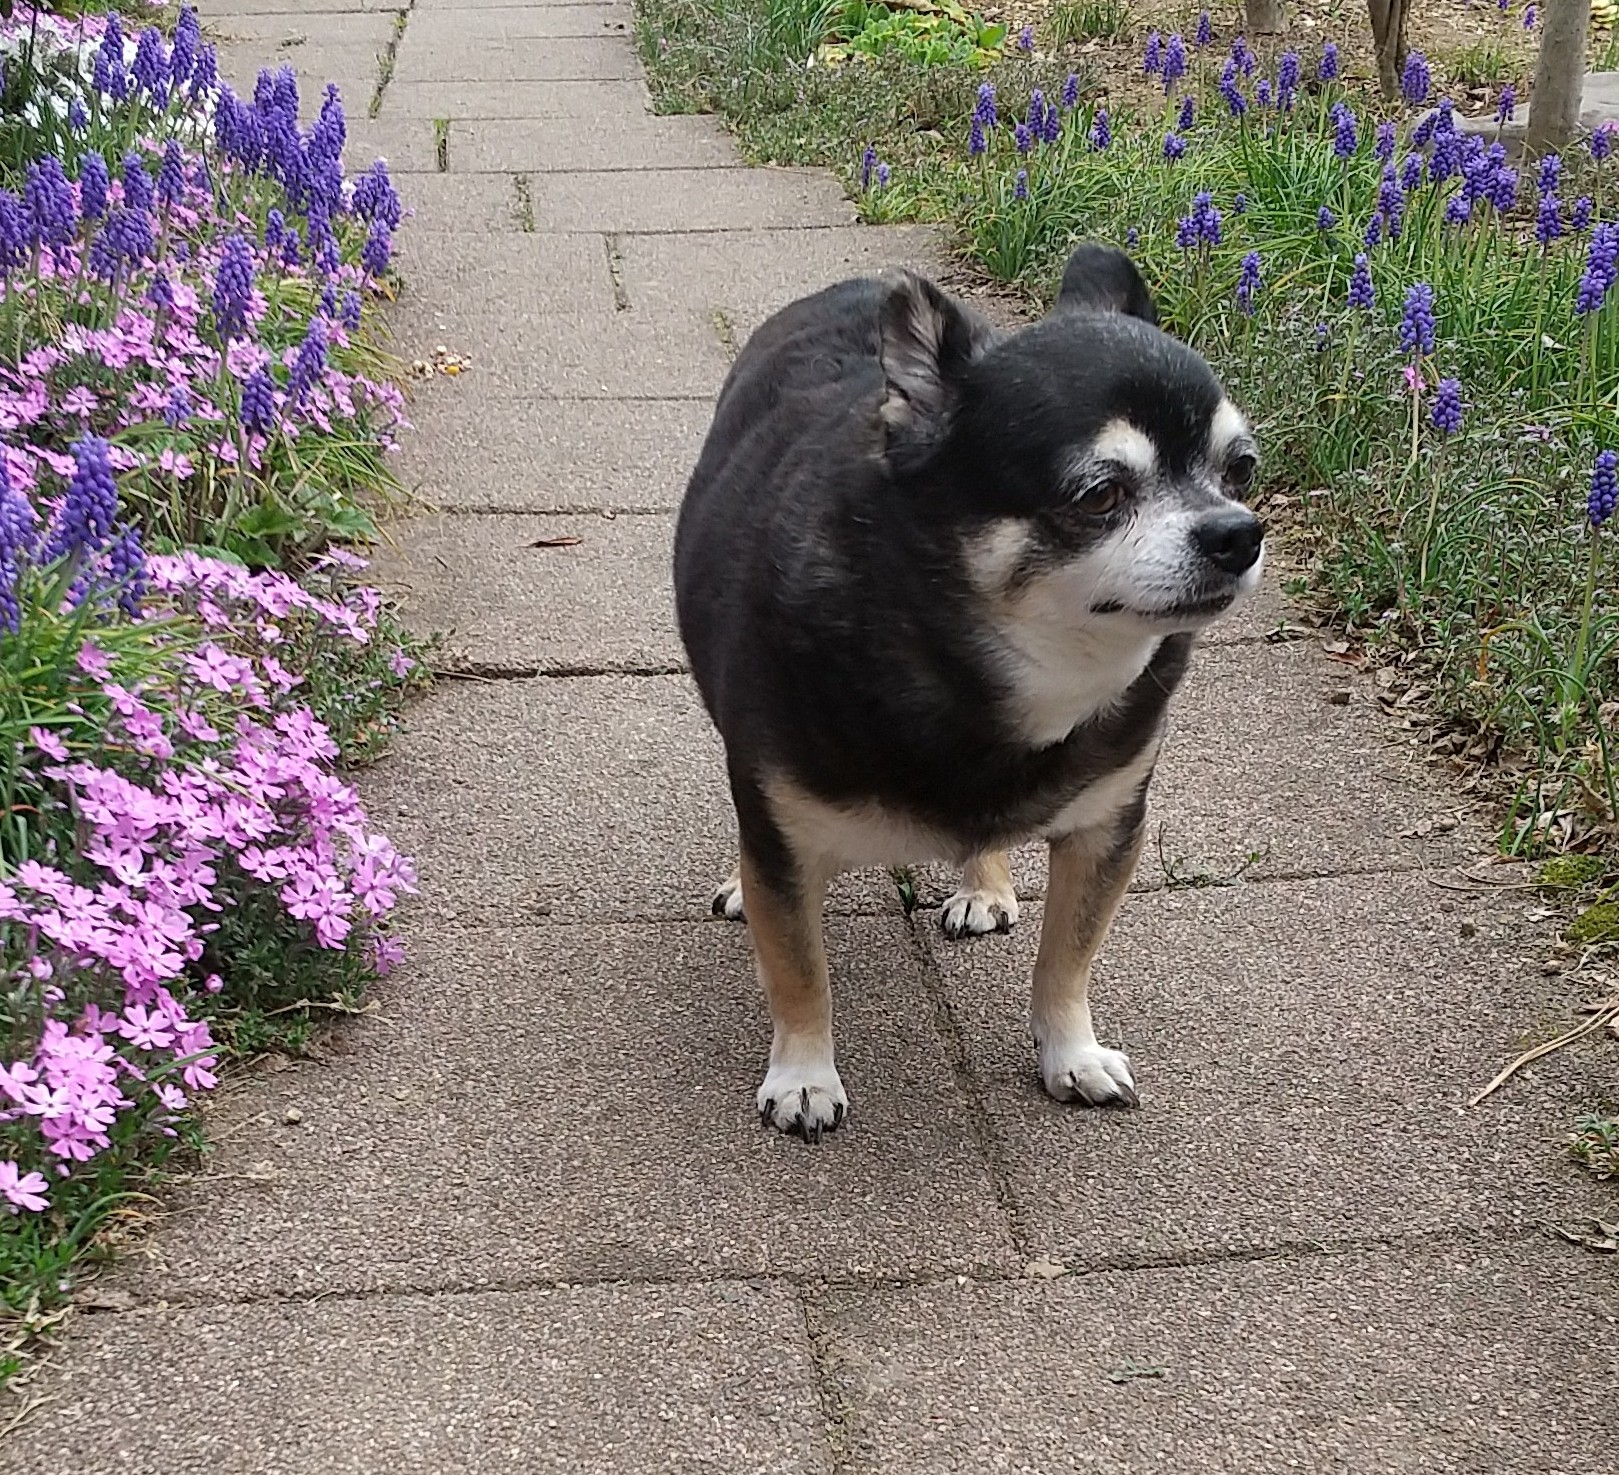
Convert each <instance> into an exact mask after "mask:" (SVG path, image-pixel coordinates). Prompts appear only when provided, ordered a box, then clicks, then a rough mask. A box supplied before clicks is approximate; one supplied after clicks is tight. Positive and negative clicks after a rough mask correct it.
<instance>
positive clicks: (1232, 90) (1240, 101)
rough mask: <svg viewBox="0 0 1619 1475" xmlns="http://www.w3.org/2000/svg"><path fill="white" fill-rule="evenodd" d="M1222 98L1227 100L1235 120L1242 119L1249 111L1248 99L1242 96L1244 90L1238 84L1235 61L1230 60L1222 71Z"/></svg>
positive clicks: (1227, 105)
mask: <svg viewBox="0 0 1619 1475" xmlns="http://www.w3.org/2000/svg"><path fill="white" fill-rule="evenodd" d="M1220 96H1221V97H1223V98H1224V99H1225V103H1226V107H1228V108H1229V109H1230V110H1231V116H1232V117H1233V118H1240V117H1241V116H1242V115H1243V114H1244V113H1246V112H1247V111H1248V99H1247V98H1245V97H1244V96H1243V95H1242V88H1241V87H1240V86H1239V85H1238V83H1237V63H1236V62H1235V61H1234V60H1228V61H1227V62H1226V64H1225V65H1224V66H1223V67H1222V68H1221V69H1220Z"/></svg>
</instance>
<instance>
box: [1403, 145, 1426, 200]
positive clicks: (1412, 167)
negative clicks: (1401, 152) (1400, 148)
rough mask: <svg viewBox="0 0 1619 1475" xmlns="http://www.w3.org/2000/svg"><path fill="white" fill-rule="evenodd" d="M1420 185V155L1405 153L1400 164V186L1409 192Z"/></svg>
mask: <svg viewBox="0 0 1619 1475" xmlns="http://www.w3.org/2000/svg"><path fill="white" fill-rule="evenodd" d="M1421 187H1422V155H1421V154H1407V155H1406V156H1405V160H1404V162H1403V163H1402V164H1401V165H1400V188H1401V189H1402V190H1404V191H1405V192H1406V194H1410V193H1411V192H1412V191H1413V190H1417V189H1420V188H1421Z"/></svg>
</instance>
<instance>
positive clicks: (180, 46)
mask: <svg viewBox="0 0 1619 1475" xmlns="http://www.w3.org/2000/svg"><path fill="white" fill-rule="evenodd" d="M201 42H202V22H201V21H200V20H198V19H197V10H196V7H195V6H194V5H182V6H181V7H180V18H179V19H178V20H177V21H175V23H174V46H173V48H172V49H171V50H170V52H169V81H170V82H172V83H173V84H174V85H175V86H176V87H183V86H184V85H185V84H186V83H187V82H189V81H190V80H191V74H192V71H193V69H194V68H195V67H196V64H197V47H198V46H199V45H200V44H201Z"/></svg>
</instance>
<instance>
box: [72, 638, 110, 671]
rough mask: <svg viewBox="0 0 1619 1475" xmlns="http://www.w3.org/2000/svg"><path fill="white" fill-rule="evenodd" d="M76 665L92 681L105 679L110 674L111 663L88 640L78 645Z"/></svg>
mask: <svg viewBox="0 0 1619 1475" xmlns="http://www.w3.org/2000/svg"><path fill="white" fill-rule="evenodd" d="M76 659H77V661H78V666H79V669H80V670H81V671H83V672H84V674H85V675H86V676H88V677H89V678H90V679H91V680H92V681H105V680H106V679H107V677H108V676H110V675H111V674H112V664H111V662H109V661H108V659H107V657H106V656H105V655H104V654H103V653H102V652H101V651H100V650H99V649H98V648H97V647H96V646H95V645H94V644H92V643H91V642H90V641H88V640H87V641H85V642H84V644H83V645H81V646H80V647H79V654H78V656H77V657H76Z"/></svg>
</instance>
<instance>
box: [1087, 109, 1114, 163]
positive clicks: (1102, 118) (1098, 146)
mask: <svg viewBox="0 0 1619 1475" xmlns="http://www.w3.org/2000/svg"><path fill="white" fill-rule="evenodd" d="M1112 142H1113V129H1112V126H1111V125H1110V124H1109V122H1108V117H1107V109H1106V108H1097V110H1096V117H1095V118H1094V119H1092V120H1091V147H1092V148H1094V149H1095V150H1096V151H1097V152H1098V153H1102V152H1104V151H1105V150H1106V149H1107V147H1108V145H1109V144H1111V143H1112Z"/></svg>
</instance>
